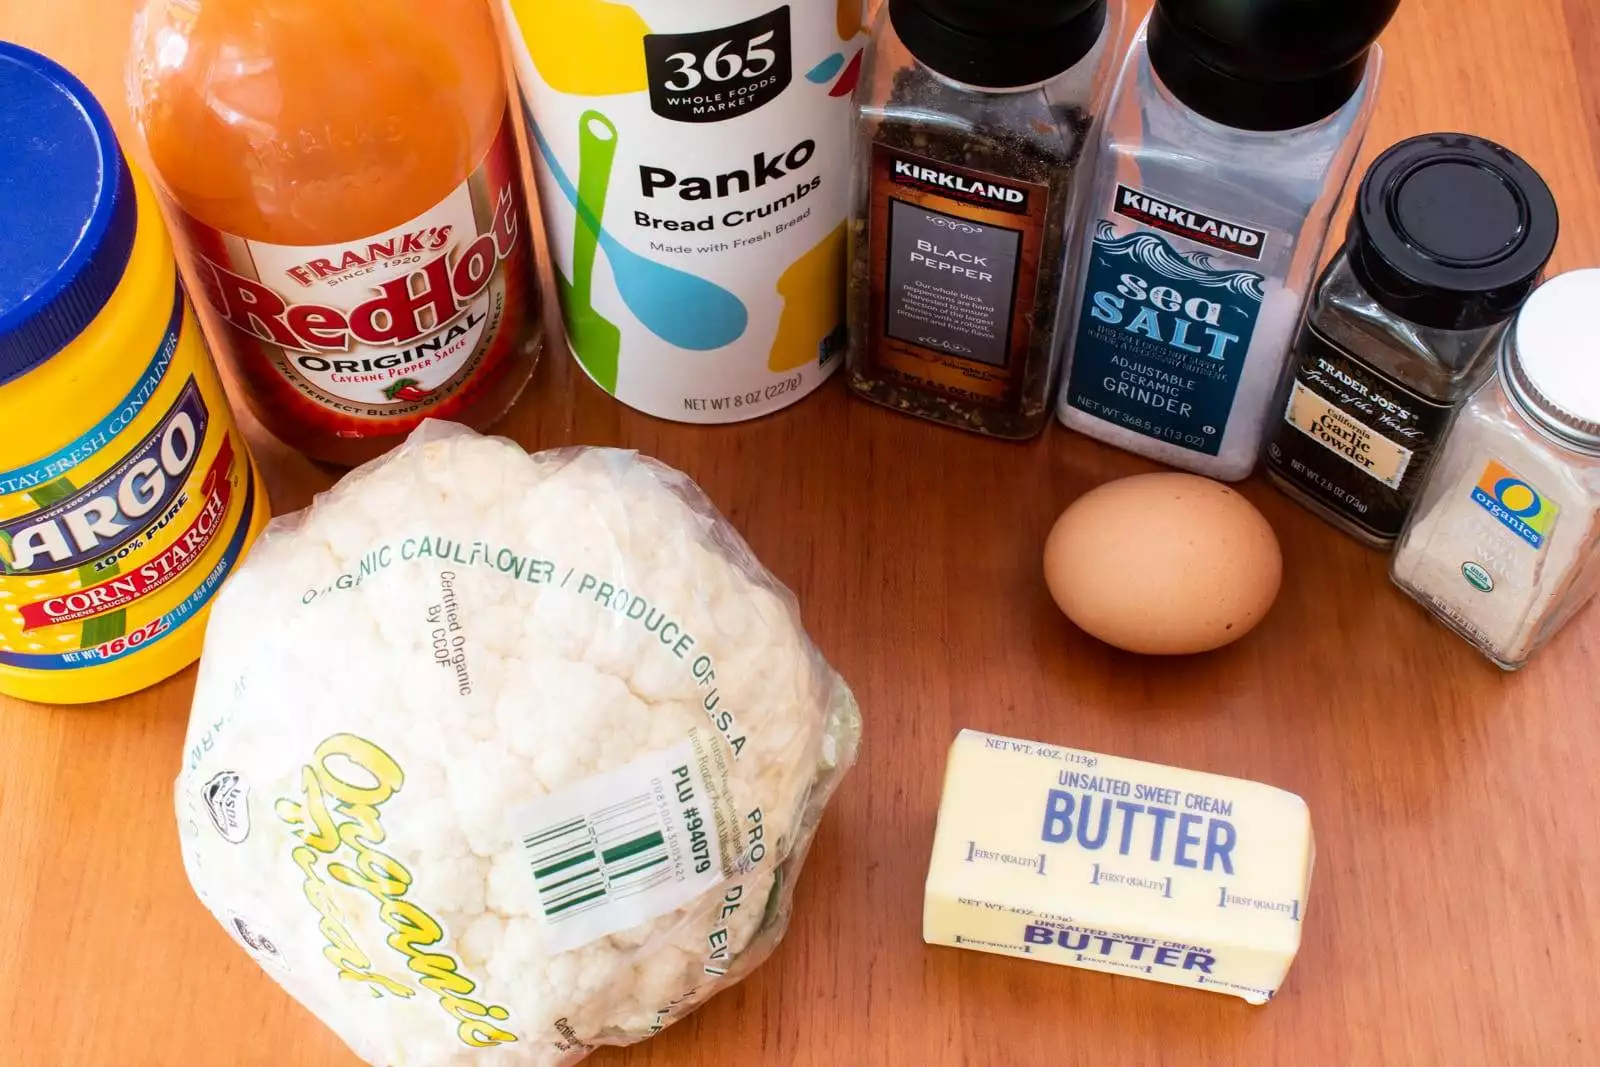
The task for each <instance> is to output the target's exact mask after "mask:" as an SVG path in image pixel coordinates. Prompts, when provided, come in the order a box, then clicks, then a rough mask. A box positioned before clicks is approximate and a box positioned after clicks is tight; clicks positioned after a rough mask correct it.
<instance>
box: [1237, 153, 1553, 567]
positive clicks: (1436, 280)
mask: <svg viewBox="0 0 1600 1067" xmlns="http://www.w3.org/2000/svg"><path fill="white" fill-rule="evenodd" d="M1559 228H1560V221H1559V216H1558V215H1557V212H1556V202H1555V197H1554V196H1552V195H1551V193H1550V190H1549V188H1548V187H1547V186H1546V185H1545V183H1544V181H1543V180H1542V179H1541V178H1540V177H1539V175H1538V173H1537V172H1535V171H1534V169H1533V168H1532V167H1530V166H1528V164H1526V163H1524V162H1523V161H1522V160H1521V159H1520V158H1518V157H1517V156H1516V155H1515V154H1513V153H1512V152H1510V151H1508V150H1507V149H1505V148H1502V147H1500V146H1499V145H1497V144H1494V143H1493V142H1491V141H1485V140H1483V139H1482V138H1478V137H1469V136H1465V135H1462V134H1430V135H1428V136H1424V137H1414V138H1412V139H1411V140H1408V141H1403V142H1401V143H1400V144H1397V145H1395V146H1394V147H1393V148H1391V149H1389V150H1388V151H1387V152H1385V153H1384V154H1383V155H1382V156H1379V157H1378V161H1377V162H1376V163H1374V164H1373V165H1372V169H1371V170H1369V171H1368V172H1367V176H1366V179H1365V180H1364V181H1363V182H1362V183H1361V196H1360V199H1359V200H1358V202H1357V204H1356V210H1355V213H1354V214H1353V215H1352V216H1351V218H1350V235H1349V239H1348V240H1347V242H1346V243H1345V248H1344V251H1343V252H1342V253H1341V254H1340V255H1339V256H1338V258H1336V259H1335V260H1334V261H1333V263H1332V264H1330V265H1329V267H1328V269H1327V271H1326V272H1325V273H1324V274H1323V276H1322V280H1321V281H1320V282H1319V283H1318V284H1317V291H1316V293H1315V294H1313V296H1312V298H1311V309H1310V312H1309V314H1308V315H1307V317H1306V324H1305V328H1304V329H1303V330H1302V331H1301V333H1300V340H1299V342H1298V343H1297V344H1296V346H1295V353H1294V358H1293V359H1292V360H1291V361H1290V365H1289V370H1288V373H1287V374H1286V376H1285V377H1286V381H1285V382H1284V384H1283V388H1282V391H1281V392H1280V394H1279V402H1278V403H1277V404H1275V405H1274V406H1273V411H1274V413H1275V415H1274V417H1275V419H1276V420H1277V424H1276V429H1275V430H1274V432H1273V433H1272V435H1271V437H1270V438H1269V441H1268V444H1267V452H1266V469H1267V474H1268V475H1269V476H1270V477H1271V479H1272V481H1273V482H1274V483H1275V484H1276V485H1277V486H1278V488H1280V489H1282V490H1283V491H1284V492H1285V493H1287V494H1289V495H1290V496H1291V497H1293V498H1294V499H1296V500H1298V501H1299V502H1300V503H1302V504H1304V505H1305V506H1306V507H1308V508H1309V509H1311V510H1312V511H1314V512H1316V513H1317V514H1319V515H1321V516H1322V517H1323V518H1325V519H1327V520H1328V521H1329V522H1331V523H1333V524H1334V525H1335V526H1338V527H1339V528H1340V529H1342V530H1344V531H1345V532H1347V533H1349V534H1351V535H1352V536H1354V537H1356V538H1359V539H1360V540H1362V541H1364V542H1366V543H1367V544H1369V545H1371V546H1372V547H1374V548H1387V547H1388V546H1389V545H1391V544H1393V543H1394V540H1395V538H1396V537H1398V536H1400V529H1401V527H1402V526H1403V525H1404V523H1405V520H1406V515H1407V514H1408V513H1409V512H1410V510H1411V506H1412V503H1413V502H1414V501H1415V500H1416V498H1417V494H1418V493H1419V492H1421V489H1422V484H1423V479H1424V477H1426V475H1427V473H1428V467H1429V465H1430V464H1431V462H1432V459H1433V454H1434V450H1435V448H1436V446H1437V445H1438V443H1439V440H1440V438H1441V437H1442V436H1443V434H1444V432H1445V427H1446V425H1447V424H1448V423H1449V421H1450V416H1451V414H1452V413H1453V412H1454V411H1455V408H1456V405H1457V404H1458V403H1459V402H1460V401H1461V400H1463V399H1464V398H1465V397H1467V396H1468V395H1470V394H1471V393H1472V392H1473V390H1475V389H1477V387H1478V386H1479V385H1481V384H1482V383H1483V380H1484V379H1485V378H1487V377H1488V376H1489V375H1490V374H1492V373H1493V372H1494V361H1495V354H1496V353H1497V352H1498V351H1499V348H1500V338H1501V336H1502V335H1503V334H1504V333H1505V331H1506V328H1507V326H1508V325H1509V324H1510V322H1511V320H1512V317H1513V316H1514V315H1515V314H1516V312H1517V309H1518V308H1520V307H1521V306H1522V305H1523V302H1524V301H1526V300H1527V299H1528V296H1529V295H1530V294H1531V293H1532V292H1533V290H1534V287H1535V286H1536V285H1537V284H1538V282H1539V278H1540V276H1541V274H1542V273H1543V271H1544V267H1545V264H1546V263H1548V262H1549V261H1550V256H1551V255H1552V254H1553V253H1554V252H1555V247H1556V233H1557V231H1558V230H1559Z"/></svg>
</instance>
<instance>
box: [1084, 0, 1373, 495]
mask: <svg viewBox="0 0 1600 1067" xmlns="http://www.w3.org/2000/svg"><path fill="white" fill-rule="evenodd" d="M1398 5H1399V0H1158V2H1157V4H1156V8H1155V10H1154V11H1153V12H1152V13H1151V15H1150V18H1149V19H1148V21H1147V22H1146V23H1145V26H1144V27H1143V28H1142V29H1141V31H1140V32H1139V34H1138V35H1137V36H1136V37H1135V39H1134V42H1133V47H1132V50H1131V51H1130V52H1129V54H1128V58H1127V61H1126V63H1125V64H1124V66H1123V70H1122V76H1121V78H1120V79H1119V80H1118V83H1117V86H1116V90H1115V93H1114V95H1113V97H1112V101H1111V104H1110V107H1109V108H1108V109H1107V111H1106V116H1105V129H1104V133H1103V135H1102V142H1101V147H1100V152H1099V160H1098V163H1097V165H1096V171H1095V177H1094V183H1093V186H1092V189H1091V191H1090V194H1089V197H1090V199H1089V208H1090V210H1089V214H1088V222H1087V227H1088V232H1087V233H1085V234H1084V241H1085V250H1084V263H1083V265H1082V267H1081V268H1080V269H1079V271H1078V273H1079V275H1080V277H1081V278H1082V279H1083V281H1082V290H1083V291H1082V296H1081V298H1080V299H1078V300H1075V301H1074V310H1075V311H1076V312H1077V315H1076V320H1075V322H1074V323H1073V325H1072V327H1071V329H1070V330H1069V331H1068V332H1067V335H1066V337H1067V344H1068V345H1069V349H1068V353H1067V376H1066V377H1067V380H1066V382H1065V384H1064V385H1063V387H1062V392H1061V398H1060V406H1059V415H1060V418H1061V421H1062V422H1064V423H1066V424H1067V425H1068V426H1070V427H1072V428H1073V429H1075V430H1079V431H1081V432H1083V433H1086V434H1088V435H1090V436H1092V437H1096V438H1099V439H1100V440H1102V441H1106V442H1109V443H1110V444H1114V445H1117V446H1118V447H1121V448H1125V449H1128V450H1129V451H1131V452H1138V453H1140V454H1142V455H1145V456H1149V457H1151V458H1153V459H1157V460H1161V461H1163V462H1166V463H1170V464H1172V465H1173V466H1176V467H1183V468H1186V469H1188V470H1192V471H1195V472H1196V473H1199V474H1203V475H1208V476H1210V477H1213V478H1219V479H1223V480H1225V481H1237V480H1239V479H1241V478H1244V477H1246V476H1247V475H1249V473H1250V472H1251V470H1252V469H1253V468H1254V466H1255V464H1256V459H1257V456H1258V455H1259V453H1260V449H1261V443H1262V437H1263V436H1264V434H1265V432H1266V429H1267V426H1268V423H1269V421H1270V415H1271V412H1270V408H1271V405H1272V400H1273V397H1274V394H1275V393H1276V391H1277V386H1278V380H1279V375H1280V372H1281V371H1282V368H1283V364H1284V361H1285V359H1286V358H1287V356H1288V353H1289V349H1290V347H1291V345H1292V344H1293V342H1294V336H1295V331H1296V329H1297V328H1298V326H1299V323H1300V315H1301V312H1302V310H1303V309H1304V307H1305V301H1306V295H1307V293H1308V291H1309V288H1310V283H1311V279H1312V276H1313V274H1314V273H1315V271H1316V269H1317V267H1318V265H1319V262H1320V258H1321V254H1322V246H1323V241H1324V239H1325V238H1326V236H1327V232H1328V227H1329V223H1330V221H1331V218H1332V215H1333V210H1334V207H1335V205H1336V204H1337V203H1338V200H1339V196H1340V193H1341V192H1342V191H1343V189H1344V186H1345V183H1346V182H1347V181H1348V180H1349V177H1350V172H1351V170H1352V168H1353V167H1354V166H1355V159H1356V155H1357V153H1358V150H1359V149H1360V145H1361V140H1362V138H1363V136H1364V135H1365V133H1366V129H1367V124H1368V121H1369V120H1370V118H1371V114H1372V106H1373V99H1374V96H1375V94H1376V91H1377V78H1378V70H1379V67H1380V65H1381V52H1380V50H1379V49H1378V47H1377V46H1376V45H1374V43H1373V42H1374V41H1375V40H1376V39H1377V36H1378V34H1379V33H1380V32H1381V31H1382V30H1383V28H1384V26H1385V25H1387V24H1388V21H1389V19H1390V17H1391V16H1392V15H1393V14H1394V11H1395V8H1396V7H1397V6H1398Z"/></svg>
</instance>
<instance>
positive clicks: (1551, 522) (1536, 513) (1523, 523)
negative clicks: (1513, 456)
mask: <svg viewBox="0 0 1600 1067" xmlns="http://www.w3.org/2000/svg"><path fill="white" fill-rule="evenodd" d="M1472 499H1473V500H1474V501H1476V502H1477V504H1478V506H1479V507H1481V508H1483V510H1485V511H1487V512H1488V513H1489V514H1491V515H1493V516H1494V517H1495V518H1496V519H1498V520H1499V521H1500V523H1501V525H1503V526H1504V527H1505V528H1506V529H1508V530H1510V531H1511V532H1512V533H1514V534H1516V535H1517V536H1518V537H1520V538H1522V539H1523V540H1524V541H1526V542H1528V544H1530V545H1532V546H1533V547H1534V548H1536V549H1540V548H1543V547H1544V542H1545V538H1547V537H1549V536H1550V530H1551V528H1552V527H1553V526H1555V524H1556V518H1557V516H1559V515H1560V514H1561V508H1560V506H1559V505H1557V504H1556V503H1555V501H1553V500H1547V499H1545V497H1544V495H1543V494H1542V493H1540V492H1539V491H1538V490H1537V489H1535V488H1534V487H1533V486H1531V485H1529V484H1528V483H1527V482H1525V481H1523V480H1522V479H1521V478H1520V477H1518V476H1517V474H1516V473H1514V472H1513V471H1512V470H1510V469H1509V468H1508V467H1506V466H1505V465H1504V464H1502V463H1500V462H1499V461H1498V460H1490V461H1489V465H1488V466H1487V467H1485V468H1484V471H1483V476H1482V477H1480V478H1479V479H1478V484H1477V485H1475V486H1473V488H1472Z"/></svg>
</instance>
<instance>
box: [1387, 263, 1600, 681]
mask: <svg viewBox="0 0 1600 1067" xmlns="http://www.w3.org/2000/svg"><path fill="white" fill-rule="evenodd" d="M1596 307H1600V270H1583V271H1575V272H1573V273H1571V274H1564V275H1562V276H1560V277H1558V278H1555V279H1553V280H1551V281H1550V282H1548V283H1546V284H1545V285H1544V286H1543V287H1542V288H1540V289H1539V290H1538V291H1537V292H1536V293H1534V294H1533V296H1532V298H1531V299H1529V301H1528V303H1527V305H1526V306H1525V307H1524V308H1523V309H1522V313H1521V314H1520V315H1519V316H1518V319H1517V322H1516V325H1515V326H1514V327H1513V328H1512V329H1511V331H1509V332H1508V333H1507V334H1506V337H1505V341H1504V343H1503V344H1502V346H1501V349H1500V360H1499V374H1498V375H1497V376H1496V377H1493V378H1491V379H1490V380H1489V381H1488V382H1486V383H1485V384H1484V385H1483V386H1481V387H1480V388H1479V389H1478V391H1477V392H1476V393H1474V394H1473V395H1472V397H1471V398H1470V399H1469V400H1468V401H1467V403H1466V404H1465V405H1464V406H1463V407H1462V409H1461V411H1460V413H1459V414H1458V415H1457V417H1456V419H1455V421H1454V423H1452V424H1451V427H1450V430H1449V433H1448V435H1447V436H1446V438H1445V441H1444V444H1443V446H1442V447H1441V449H1440V451H1439V454H1438V456H1437V458H1436V460H1435V462H1434V466H1433V470H1432V472H1431V473H1430V474H1429V476H1428V479H1427V482H1426V484H1425V485H1424V486H1423V489H1422V494H1421V496H1420V497H1419V498H1418V500H1417V504H1416V508H1415V509H1414V510H1413V512H1412V515H1411V518H1410V520H1409V522H1408V523H1407V524H1406V528H1405V530H1404V532H1403V533H1402V534H1401V536H1400V540H1399V543H1398V544H1397V546H1396V551H1395V557H1394V563H1393V568H1392V576H1393V578H1394V581H1395V583H1396V584H1397V585H1399V586H1400V588H1401V589H1403V590H1405V592H1407V593H1409V594H1410V595H1411V596H1412V597H1414V598H1416V599H1417V600H1418V601H1419V602H1421V603H1422V604H1423V606H1425V607H1427V608H1428V609H1429V610H1430V611H1432V612H1433V613H1434V614H1435V615H1436V616H1438V617H1439V618H1440V619H1441V620H1443V621H1444V622H1445V623H1446V624H1447V625H1449V626H1450V627H1452V628H1453V629H1454V630H1456V631H1457V632H1458V633H1460V634H1461V635H1462V636H1463V637H1465V638H1466V639H1467V640H1468V641H1470V642H1472V643H1473V644H1474V645H1476V646H1477V647H1478V649H1479V650H1481V651H1482V652H1483V654H1484V655H1486V656H1488V657H1489V658H1490V659H1491V660H1493V661H1494V662H1495V663H1497V664H1499V665H1500V666H1501V667H1503V668H1505V669H1506V670H1517V669H1519V668H1521V667H1523V666H1524V665H1526V664H1527V662H1528V660H1529V658H1530V657H1531V656H1532V655H1533V653H1534V652H1536V651H1538V649H1539V648H1540V647H1541V646H1543V645H1544V644H1545V642H1547V641H1549V640H1550V638H1552V637H1554V636H1555V634H1556V632H1557V631H1558V630H1560V628H1561V627H1562V625H1563V624H1565V623H1566V622H1567V620H1568V619H1570V618H1571V617H1572V616H1573V615H1574V614H1575V613H1576V612H1577V611H1578V610H1579V609H1580V608H1582V607H1583V606H1584V605H1585V604H1586V603H1588V601H1589V600H1590V598H1591V597H1593V595H1594V593H1595V589H1596V582H1597V579H1600V334H1596V332H1595V330H1594V309H1595V308H1596Z"/></svg>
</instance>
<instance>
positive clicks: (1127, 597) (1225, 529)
mask: <svg viewBox="0 0 1600 1067" xmlns="http://www.w3.org/2000/svg"><path fill="white" fill-rule="evenodd" d="M1044 577H1045V581H1046V582H1047V583H1048V584H1049V586H1050V595H1051V596H1053V597H1054V598H1055V601H1056V603H1057V604H1059V605H1060V606H1061V610H1062V611H1064V612H1066V614H1067V618H1069V619H1071V620H1072V621H1073V622H1075V623H1077V624H1078V625H1079V626H1080V627H1082V628H1083V629H1084V630H1086V631H1088V632H1089V633H1090V634H1093V635H1094V636H1095V637H1098V638H1099V639H1100V640H1102V641H1104V642H1106V643H1107V644H1109V645H1115V646H1116V647H1118V648H1122V649H1126V650H1128V651H1129V652H1142V653H1146V654H1148V655H1161V656H1178V655H1188V654H1191V653H1195V652H1209V651H1211V650H1212V649H1216V648H1221V647H1222V646H1223V645H1226V644H1230V643H1231V642H1234V641H1237V640H1239V638H1241V637H1243V636H1244V635H1245V634H1247V633H1249V632H1250V631H1251V630H1252V629H1254V628H1255V626H1256V624H1257V623H1259V622H1260V621H1261V620H1262V618H1263V617H1265V616H1266V614H1267V611H1268V610H1269V609H1270V608H1271V607H1272V602H1273V601H1274V600H1276V599H1277V596H1278V587H1279V585H1280V584H1281V583H1282V581H1283V554H1282V552H1281V551H1280V550H1279V548H1278V538H1277V536H1276V535H1275V534H1274V533H1273V532H1272V527H1271V526H1269V525H1268V524H1267V520H1266V518H1265V517H1264V516H1263V515H1262V514H1261V512H1259V511H1257V510H1256V509H1255V507H1254V506H1253V505H1252V504H1251V503H1250V502H1249V501H1248V500H1246V499H1245V498H1244V497H1242V496H1240V495H1239V494H1238V493H1237V492H1235V491H1234V490H1232V489H1230V488H1228V487H1227V486H1225V485H1223V484H1221V483H1220V482H1214V481H1211V480H1210V479H1209V478H1200V477H1197V476H1195V475H1192V474H1144V475H1140V476H1138V477H1135V478H1124V479H1123V480H1121V481H1117V482H1111V483H1109V484H1107V485H1102V486H1101V487H1100V488H1098V489H1095V490H1093V491H1092V492H1089V493H1086V494H1085V495H1084V496H1083V497H1081V498H1080V499H1079V500H1078V501H1077V502H1076V503H1074V504H1073V505H1072V506H1071V507H1070V508H1068V509H1067V510H1066V511H1065V512H1064V513H1063V514H1062V516H1061V518H1060V519H1058V520H1056V525H1055V528H1054V529H1053V530H1051V531H1050V539H1049V541H1047V542H1046V543H1045V547H1044Z"/></svg>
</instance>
